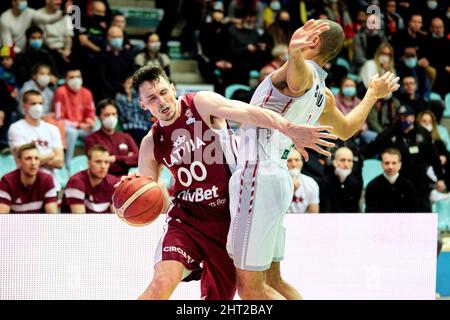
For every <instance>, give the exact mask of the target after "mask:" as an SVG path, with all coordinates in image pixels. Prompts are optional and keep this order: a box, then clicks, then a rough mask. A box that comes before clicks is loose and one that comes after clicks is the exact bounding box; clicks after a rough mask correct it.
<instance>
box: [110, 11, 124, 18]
mask: <svg viewBox="0 0 450 320" xmlns="http://www.w3.org/2000/svg"><path fill="white" fill-rule="evenodd" d="M115 17H124V18H125V15H124V14H123V13H122V12H120V11H117V12H115V13H114V14H113V19H114V18H115Z"/></svg>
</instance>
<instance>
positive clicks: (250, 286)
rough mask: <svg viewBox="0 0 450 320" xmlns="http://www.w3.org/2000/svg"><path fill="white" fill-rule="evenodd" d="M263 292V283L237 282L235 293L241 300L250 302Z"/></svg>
mask: <svg viewBox="0 0 450 320" xmlns="http://www.w3.org/2000/svg"><path fill="white" fill-rule="evenodd" d="M263 290H264V283H259V282H251V281H250V282H246V281H240V280H239V279H238V281H237V292H238V295H239V297H240V298H241V299H243V300H252V299H254V298H255V297H256V296H258V295H259V294H260V293H261V291H263Z"/></svg>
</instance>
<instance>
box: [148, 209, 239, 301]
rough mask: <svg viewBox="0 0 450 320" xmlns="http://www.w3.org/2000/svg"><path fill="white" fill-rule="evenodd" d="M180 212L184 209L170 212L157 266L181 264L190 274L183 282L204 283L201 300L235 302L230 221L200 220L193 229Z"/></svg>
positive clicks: (157, 255) (159, 249)
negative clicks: (228, 245) (229, 247)
mask: <svg viewBox="0 0 450 320" xmlns="http://www.w3.org/2000/svg"><path fill="white" fill-rule="evenodd" d="M177 210H181V209H179V208H177V207H173V208H172V209H171V212H170V216H171V218H169V219H168V220H169V222H168V223H167V225H166V226H165V230H164V231H165V232H164V235H163V237H162V239H161V241H160V243H159V245H158V249H157V252H156V257H155V264H156V263H158V262H160V261H164V260H175V261H179V262H181V263H182V264H183V265H184V267H185V268H186V269H188V270H191V273H190V274H189V275H188V276H187V277H186V278H184V279H183V281H191V280H200V281H201V297H202V299H205V300H232V299H233V298H234V296H235V293H236V271H235V268H234V265H233V260H232V259H231V258H230V257H229V256H228V253H227V250H226V240H227V234H228V228H229V225H230V221H229V220H225V221H222V220H201V221H200V220H199V221H198V222H197V223H195V227H194V226H193V223H188V222H186V221H185V220H181V219H180V218H177V217H176V211H177ZM201 230H205V231H204V232H202V231H201ZM205 233H207V234H205ZM200 263H202V266H200Z"/></svg>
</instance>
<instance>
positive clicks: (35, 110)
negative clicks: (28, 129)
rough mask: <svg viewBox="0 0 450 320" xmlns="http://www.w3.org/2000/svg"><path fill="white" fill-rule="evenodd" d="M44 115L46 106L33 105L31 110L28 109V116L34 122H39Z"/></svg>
mask: <svg viewBox="0 0 450 320" xmlns="http://www.w3.org/2000/svg"><path fill="white" fill-rule="evenodd" d="M43 113H44V106H43V105H42V104H33V105H32V106H31V107H30V109H28V114H29V115H30V117H31V118H33V119H34V120H38V119H40V118H41V117H42V115H43Z"/></svg>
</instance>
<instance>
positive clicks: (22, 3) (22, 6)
mask: <svg viewBox="0 0 450 320" xmlns="http://www.w3.org/2000/svg"><path fill="white" fill-rule="evenodd" d="M27 8H28V2H26V1H19V4H18V6H17V9H19V11H20V12H24V11H25V10H26V9H27Z"/></svg>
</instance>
